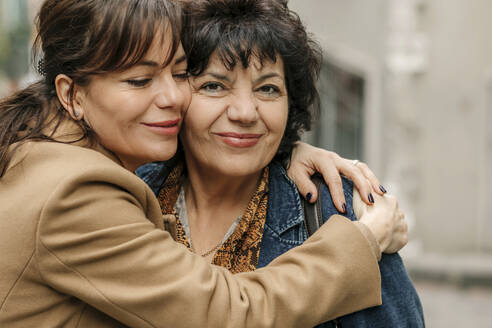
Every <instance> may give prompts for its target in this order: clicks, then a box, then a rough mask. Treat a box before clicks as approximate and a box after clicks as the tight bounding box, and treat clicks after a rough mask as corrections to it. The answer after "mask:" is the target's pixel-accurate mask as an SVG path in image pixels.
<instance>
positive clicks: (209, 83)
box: [200, 82, 225, 92]
mask: <svg viewBox="0 0 492 328" xmlns="http://www.w3.org/2000/svg"><path fill="white" fill-rule="evenodd" d="M210 86H214V87H218V88H220V90H210V89H208V90H207V88H208V87H210ZM224 89H225V86H224V85H223V84H222V83H219V82H207V83H205V84H203V85H202V86H201V87H200V90H205V91H212V92H218V91H222V90H224Z"/></svg>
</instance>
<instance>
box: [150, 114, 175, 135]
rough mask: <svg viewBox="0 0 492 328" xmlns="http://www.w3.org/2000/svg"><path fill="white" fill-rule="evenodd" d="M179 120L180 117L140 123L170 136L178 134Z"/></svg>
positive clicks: (158, 132)
mask: <svg viewBox="0 0 492 328" xmlns="http://www.w3.org/2000/svg"><path fill="white" fill-rule="evenodd" d="M179 122H181V119H180V118H178V119H175V120H169V121H161V122H152V123H142V124H143V125H145V126H146V127H148V128H149V129H150V130H152V131H153V132H155V133H157V134H161V135H166V136H171V135H177V134H178V132H179Z"/></svg>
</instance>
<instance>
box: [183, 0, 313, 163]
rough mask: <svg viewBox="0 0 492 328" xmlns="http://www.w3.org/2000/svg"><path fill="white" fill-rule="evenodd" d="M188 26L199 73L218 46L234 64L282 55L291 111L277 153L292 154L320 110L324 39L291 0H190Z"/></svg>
mask: <svg viewBox="0 0 492 328" xmlns="http://www.w3.org/2000/svg"><path fill="white" fill-rule="evenodd" d="M182 31H183V35H182V43H183V47H184V49H185V52H186V53H187V55H188V70H189V73H190V74H191V75H193V76H197V75H200V74H201V73H202V72H203V71H204V70H205V69H206V68H207V66H208V63H209V59H210V56H211V55H212V54H213V53H214V52H216V53H217V55H218V56H219V58H220V59H221V61H222V63H223V64H224V66H225V67H227V68H228V69H230V70H232V69H233V68H234V67H235V65H236V63H237V62H240V63H241V64H242V65H243V67H244V68H247V67H248V66H249V63H250V59H251V56H254V57H256V58H257V59H258V60H259V61H260V63H262V62H264V61H265V60H270V61H273V62H275V61H276V59H277V56H280V58H282V60H283V63H284V71H285V78H286V85H287V93H288V98H289V114H288V119H287V126H286V129H285V132H284V135H283V138H282V141H281V143H280V146H279V149H278V151H277V154H276V159H279V160H285V159H287V158H288V156H290V153H291V152H292V148H293V145H294V143H295V142H296V141H298V140H299V139H300V135H301V133H302V132H303V131H307V130H309V129H310V127H311V121H312V119H313V116H314V115H315V114H317V113H318V112H319V107H320V101H319V94H318V89H317V86H316V83H317V80H318V75H319V70H320V67H321V48H320V46H319V44H318V43H317V42H316V41H314V40H313V38H312V37H311V35H310V34H308V33H307V32H306V28H305V27H304V25H303V23H302V21H301V20H300V18H299V16H298V15H297V14H296V13H295V12H293V11H291V10H290V9H289V8H288V6H287V0H191V1H185V2H184V19H183V29H182Z"/></svg>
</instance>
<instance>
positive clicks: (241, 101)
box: [227, 92, 258, 124]
mask: <svg viewBox="0 0 492 328" xmlns="http://www.w3.org/2000/svg"><path fill="white" fill-rule="evenodd" d="M227 116H228V117H229V119H230V120H231V121H236V122H239V123H243V124H251V123H254V122H256V121H257V120H258V102H257V100H256V98H255V97H254V95H253V93H252V92H243V93H241V94H240V95H236V96H235V97H234V100H233V101H232V102H231V104H230V105H229V107H228V108H227Z"/></svg>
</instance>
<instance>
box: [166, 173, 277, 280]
mask: <svg viewBox="0 0 492 328" xmlns="http://www.w3.org/2000/svg"><path fill="white" fill-rule="evenodd" d="M183 171H184V165H183V164H182V163H180V164H178V165H176V166H175V167H174V169H173V170H172V172H171V173H170V174H169V176H168V177H167V179H166V181H165V182H164V185H163V187H162V189H161V190H160V192H159V196H158V200H159V204H160V205H161V209H162V213H163V214H165V215H166V214H174V215H175V216H176V222H177V238H176V240H177V241H178V242H180V243H182V244H183V245H185V246H186V247H188V249H189V250H190V251H191V250H192V249H191V246H190V243H189V241H188V237H187V236H186V233H185V231H184V228H183V225H182V224H181V222H180V221H179V217H178V215H177V214H176V211H175V210H174V204H176V201H177V199H178V196H179V190H180V188H181V185H182V183H183V180H184V176H183ZM267 204H268V167H266V168H265V169H264V170H263V173H262V175H261V178H260V181H259V182H258V185H257V187H256V190H255V192H254V194H253V196H252V197H251V200H250V201H249V203H248V207H247V208H246V211H245V212H244V213H243V215H242V216H241V218H240V219H239V222H238V224H237V226H236V229H235V230H234V232H233V233H232V235H231V236H230V237H229V238H228V239H227V240H226V241H225V242H224V243H223V244H222V245H221V246H220V247H219V248H218V249H217V251H216V252H215V254H214V257H213V259H212V263H213V264H215V265H220V266H222V267H225V268H227V269H228V270H229V271H231V272H232V273H239V272H249V271H253V270H255V269H256V267H257V265H258V258H259V256H260V244H261V239H262V237H263V229H264V226H265V220H266V212H267Z"/></svg>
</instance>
